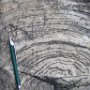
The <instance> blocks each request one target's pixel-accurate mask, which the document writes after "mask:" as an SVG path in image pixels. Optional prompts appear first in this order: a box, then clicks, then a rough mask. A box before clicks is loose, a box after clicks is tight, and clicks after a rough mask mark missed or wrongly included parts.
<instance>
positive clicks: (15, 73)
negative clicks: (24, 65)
mask: <svg viewBox="0 0 90 90" xmlns="http://www.w3.org/2000/svg"><path fill="white" fill-rule="evenodd" d="M9 47H10V54H11V59H12V64H13V70H14V75H15V79H16V84H17V89H18V90H20V88H21V82H20V78H19V73H18V66H17V62H16V55H15V49H14V42H13V41H12V39H11V37H10V38H9Z"/></svg>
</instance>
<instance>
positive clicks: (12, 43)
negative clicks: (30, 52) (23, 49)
mask: <svg viewBox="0 0 90 90" xmlns="http://www.w3.org/2000/svg"><path fill="white" fill-rule="evenodd" d="M9 40H10V44H11V45H12V46H13V45H14V42H13V41H12V38H11V37H9Z"/></svg>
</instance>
